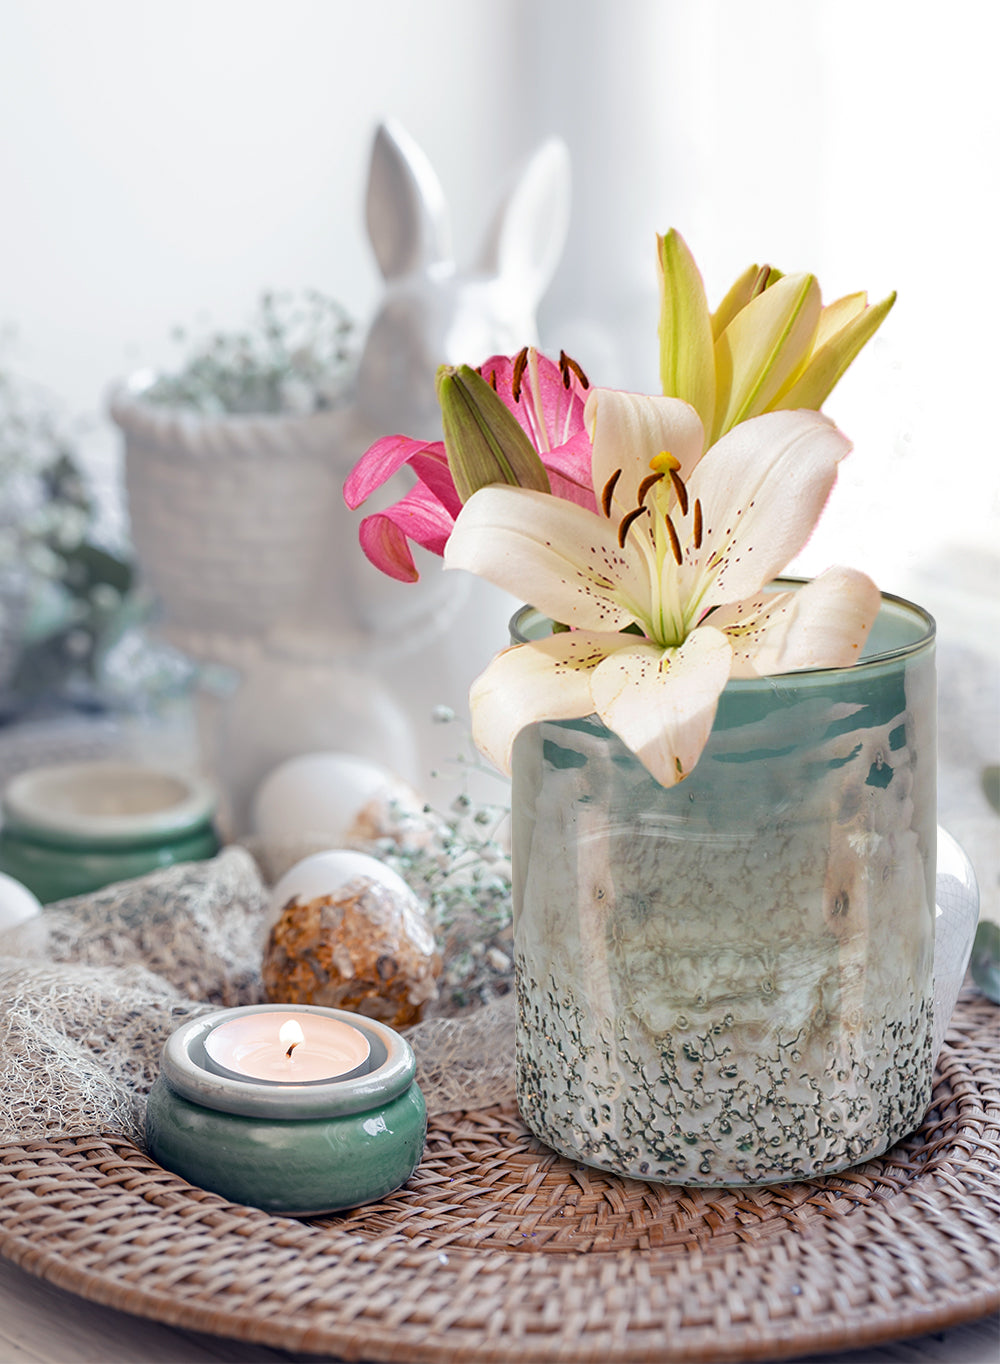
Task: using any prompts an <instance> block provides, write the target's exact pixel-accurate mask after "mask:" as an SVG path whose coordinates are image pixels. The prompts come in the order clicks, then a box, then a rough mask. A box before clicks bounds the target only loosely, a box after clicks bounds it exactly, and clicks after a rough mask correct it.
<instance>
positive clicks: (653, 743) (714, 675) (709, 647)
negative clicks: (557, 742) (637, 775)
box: [590, 625, 732, 786]
mask: <svg viewBox="0 0 1000 1364" xmlns="http://www.w3.org/2000/svg"><path fill="white" fill-rule="evenodd" d="M625 638H627V636H626V637H625ZM731 658H732V650H731V649H730V646H729V641H728V640H727V639H726V636H725V635H724V634H722V633H721V632H720V631H718V630H714V629H712V627H711V626H707V625H706V626H703V627H702V628H701V629H698V630H695V631H694V633H693V634H691V635H689V636H688V638H687V639H686V640H685V641H684V643H683V644H682V645H681V646H680V648H679V649H662V648H660V646H659V645H656V644H651V643H649V642H642V641H633V642H632V643H631V644H629V645H628V646H626V647H625V648H624V649H620V650H618V651H617V652H616V653H615V654H614V655H613V656H611V657H609V658H607V659H606V660H605V661H604V662H603V663H602V664H601V665H600V667H598V668H597V669H596V670H595V672H594V675H593V678H592V679H591V683H590V689H591V693H592V695H593V698H594V702H595V707H596V710H597V713H598V715H599V716H600V717H601V719H602V720H603V721H604V723H605V724H606V725H607V726H608V727H609V728H610V729H613V730H614V731H615V733H616V734H617V735H619V737H620V738H621V739H622V741H623V742H624V743H626V744H627V745H628V747H629V748H630V749H631V750H632V751H633V753H635V755H636V756H637V757H638V759H639V761H640V762H641V763H642V765H643V766H644V767H645V768H646V769H647V771H648V772H649V773H650V774H651V775H652V776H654V777H655V778H656V780H657V781H658V782H659V783H660V785H661V786H675V785H676V784H677V782H679V781H683V779H684V778H685V777H686V776H687V775H688V773H689V772H690V771H691V770H692V768H693V767H694V766H695V764H696V763H697V761H698V759H699V757H700V756H701V751H702V749H703V748H704V747H705V743H706V741H707V739H708V736H709V733H710V731H711V728H712V722H713V721H714V719H715V708H716V703H717V702H718V699H719V694H720V693H721V691H722V689H723V687H724V686H725V685H726V682H727V680H728V678H729V668H730V662H731Z"/></svg>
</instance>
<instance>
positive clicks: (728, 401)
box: [657, 229, 896, 444]
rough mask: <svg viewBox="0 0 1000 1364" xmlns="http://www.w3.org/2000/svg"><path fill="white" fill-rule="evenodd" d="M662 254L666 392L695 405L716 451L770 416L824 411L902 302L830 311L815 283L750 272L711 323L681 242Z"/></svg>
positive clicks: (858, 297) (849, 301)
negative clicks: (739, 430) (752, 420)
mask: <svg viewBox="0 0 1000 1364" xmlns="http://www.w3.org/2000/svg"><path fill="white" fill-rule="evenodd" d="M657 247H658V253H657V261H658V265H659V273H660V377H661V380H662V384H663V392H664V393H665V394H667V395H668V396H670V397H674V398H683V399H684V400H685V401H686V402H689V403H691V404H692V406H693V407H694V408H695V409H696V410H697V412H698V414H699V416H700V417H701V419H702V422H703V423H704V426H705V435H706V438H707V441H708V443H709V444H713V443H714V442H715V441H717V440H719V439H720V437H721V436H723V435H725V433H726V432H727V431H729V430H731V428H732V427H734V426H736V425H737V423H739V422H743V421H746V420H747V419H748V418H749V417H755V416H758V415H759V414H760V413H762V412H773V411H778V410H793V409H795V408H803V407H811V408H816V409H819V408H820V407H822V405H823V403H824V402H825V401H826V399H827V398H828V397H829V395H830V393H831V392H832V390H833V388H834V386H835V385H836V383H837V382H838V380H839V379H840V378H841V377H842V375H843V374H844V372H845V370H846V369H847V368H848V366H849V365H850V364H851V362H852V361H853V360H854V358H855V357H856V356H857V354H858V352H859V351H860V350H861V349H862V347H863V346H864V345H865V344H866V343H867V342H868V341H870V340H871V338H872V337H873V336H874V335H875V333H876V332H877V331H878V329H879V327H880V326H881V325H882V322H883V321H884V320H885V317H886V315H887V314H888V312H889V310H890V308H891V307H892V305H893V303H894V302H895V301H896V295H895V294H890V295H889V296H888V297H887V298H884V299H882V301H881V302H880V303H876V304H871V305H870V304H869V303H868V295H867V294H865V293H857V294H848V295H846V296H845V297H844V298H840V299H837V301H836V302H835V303H831V304H829V305H828V306H826V307H824V306H823V303H822V298H821V296H820V288H819V284H818V283H817V280H816V277H815V275H806V274H797V275H782V273H781V271H780V270H775V269H773V268H771V267H770V266H767V265H764V266H757V265H751V266H749V267H748V268H747V269H746V270H745V271H744V272H743V274H742V275H740V277H739V279H738V280H736V282H735V284H733V286H732V288H731V289H730V290H729V292H728V293H727V294H726V296H725V298H724V299H723V300H722V302H721V303H720V304H719V306H718V308H717V309H716V310H715V312H714V313H712V312H710V311H709V307H708V300H707V298H706V296H705V286H704V284H703V282H702V278H701V274H700V273H699V270H698V267H697V265H696V264H695V260H694V257H693V256H692V255H691V252H690V250H689V249H688V246H687V243H686V242H685V241H684V238H683V237H682V236H681V235H680V233H679V232H677V231H675V230H673V229H671V230H670V231H669V232H668V233H667V234H666V236H665V237H658V238H657Z"/></svg>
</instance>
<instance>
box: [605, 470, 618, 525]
mask: <svg viewBox="0 0 1000 1364" xmlns="http://www.w3.org/2000/svg"><path fill="white" fill-rule="evenodd" d="M621 476H622V471H621V469H616V470H615V471H614V473H613V474H612V475H611V477H610V478H609V479H608V481H607V483H605V485H604V491H603V492H602V493H601V510H602V511H603V512H604V515H605V516H607V517H608V518H610V516H611V499H612V497H613V496H614V491H615V485H616V483H617V482H618V480H619V479H620V478H621Z"/></svg>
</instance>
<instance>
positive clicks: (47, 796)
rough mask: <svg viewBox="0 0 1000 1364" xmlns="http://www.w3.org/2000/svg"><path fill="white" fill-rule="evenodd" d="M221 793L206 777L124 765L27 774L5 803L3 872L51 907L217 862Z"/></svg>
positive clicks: (58, 766) (12, 785)
mask: <svg viewBox="0 0 1000 1364" xmlns="http://www.w3.org/2000/svg"><path fill="white" fill-rule="evenodd" d="M215 806H216V796H215V792H214V790H213V789H212V788H211V786H210V785H209V784H208V783H207V782H205V781H203V780H202V779H201V778H199V777H194V776H190V775H187V774H179V773H174V772H167V771H161V770H159V769H157V768H152V767H144V766H139V765H137V764H134V763H123V762H107V761H101V762H74V763H54V764H51V765H48V766H45V767H36V768H32V769H31V770H30V771H27V772H22V773H20V774H19V775H18V776H16V777H14V778H13V780H12V781H11V782H9V783H8V785H7V787H6V789H5V791H4V793H3V801H2V815H3V827H2V828H0V871H3V872H6V874H7V875H8V876H13V877H14V879H15V880H16V881H20V882H21V883H22V885H25V886H27V887H28V888H29V890H31V891H33V892H34V893H35V895H37V896H38V898H39V900H41V902H42V904H50V903H51V902H52V901H53V900H62V899H65V898H67V897H68V896H71V895H85V894H87V893H88V892H89V891H92V890H100V889H101V888H102V887H103V886H107V885H110V884H111V883H112V882H114V881H125V880H129V879H130V878H131V877H134V876H143V875H145V874H146V873H147V872H151V871H155V870H156V869H157V868H159V867H168V866H171V865H173V864H174V863H175V862H195V861H199V860H200V859H202V858H205V857H214V856H215V854H216V853H217V852H218V851H219V840H218V836H217V835H216V832H215V829H214V827H213V824H212V818H213V816H214V814H215Z"/></svg>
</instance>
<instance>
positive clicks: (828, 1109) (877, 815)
mask: <svg viewBox="0 0 1000 1364" xmlns="http://www.w3.org/2000/svg"><path fill="white" fill-rule="evenodd" d="M518 621H519V622H520V630H521V632H522V633H521V637H530V636H531V633H532V630H534V631H535V632H536V634H537V633H540V632H542V631H544V629H545V626H544V625H543V624H542V623H541V618H540V617H538V615H537V613H530V612H529V613H527V614H526V613H521V614H520V616H519V617H516V618H515V622H516V623H515V633H517V630H518V626H517V622H518ZM933 644H934V641H933V622H932V621H931V620H930V618H929V617H928V616H927V615H926V614H925V613H923V612H922V611H920V610H919V609H918V608H916V607H913V606H911V605H909V604H908V603H905V602H902V601H899V600H897V599H891V598H884V599H883V606H882V610H881V612H880V615H879V618H878V621H877V622H876V625H875V627H874V628H873V631H872V634H871V637H870V640H869V643H868V646H867V649H866V653H865V656H864V657H863V659H862V661H861V662H859V663H858V664H857V665H855V666H854V667H852V668H846V669H833V670H816V671H809V672H801V673H788V674H783V675H781V676H777V677H770V678H760V679H752V680H746V681H745V680H739V681H734V682H731V683H730V684H729V685H728V686H727V688H726V690H725V691H724V693H723V694H722V696H721V698H720V701H719V706H718V711H717V714H716V719H715V724H714V727H713V730H712V733H711V736H710V738H709V741H708V744H707V746H706V748H705V751H704V753H703V754H702V757H701V759H700V761H699V763H698V765H697V767H696V768H695V769H694V771H693V772H692V773H691V775H690V776H689V777H688V778H687V779H686V780H685V781H683V782H682V783H680V784H679V785H677V786H675V787H673V788H671V789H665V788H663V787H661V786H660V785H659V784H658V783H657V782H656V781H655V780H654V779H653V778H652V777H651V776H650V775H649V774H648V773H647V772H646V770H645V769H644V768H643V767H642V765H641V764H640V763H639V761H638V760H637V759H636V758H635V756H634V755H633V754H632V753H631V752H630V751H629V750H628V749H627V748H626V747H625V746H624V745H623V744H622V743H621V741H620V740H619V739H618V738H617V737H616V736H615V735H614V734H612V733H610V732H609V731H608V730H607V729H606V728H605V727H604V726H603V725H602V724H601V723H600V722H599V721H598V720H597V718H596V717H593V716H591V717H589V718H587V719H583V720H574V721H547V722H543V723H539V724H535V725H532V726H530V727H528V728H527V729H526V730H524V731H523V732H522V733H521V734H520V735H519V737H518V739H517V742H516V744H515V749H514V768H513V776H514V784H513V800H512V806H513V853H514V914H515V919H514V933H515V949H516V964H517V992H518V1027H517V1088H518V1100H519V1104H520V1108H521V1112H522V1115H523V1117H524V1120H525V1122H526V1123H527V1125H528V1126H529V1127H530V1128H531V1129H532V1131H533V1132H534V1133H535V1134H536V1135H537V1136H538V1137H540V1138H541V1139H542V1140H543V1141H545V1142H546V1143H548V1144H549V1145H551V1146H553V1147H554V1148H555V1149H557V1150H559V1151H561V1152H563V1153H564V1154H566V1155H569V1156H572V1157H573V1158H575V1159H577V1160H581V1161H583V1162H585V1163H588V1164H592V1165H596V1166H599V1167H601V1168H604V1169H609V1170H613V1171H615V1172H616V1173H619V1174H626V1175H633V1176H636V1177H639V1178H644V1179H653V1180H662V1181H665V1182H669V1183H677V1184H695V1185H697V1184H703V1185H727V1184H759V1183H768V1182H773V1181H782V1180H789V1179H799V1178H806V1177H810V1176H814V1175H817V1174H822V1173H828V1172H832V1171H836V1170H840V1169H844V1168H846V1167H848V1166H850V1165H854V1164H856V1163H858V1162H859V1161H861V1160H864V1159H865V1158H867V1157H870V1156H874V1155H877V1154H879V1153H880V1152H882V1151H884V1150H885V1149H887V1148H888V1147H889V1146H890V1145H892V1144H893V1143H894V1142H896V1141H897V1140H899V1139H900V1138H901V1137H903V1136H905V1135H906V1134H907V1133H908V1132H910V1131H912V1130H913V1129H914V1128H915V1127H917V1126H918V1125H919V1123H920V1121H921V1118H922V1117H923V1114H924V1112H925V1110H926V1108H927V1105H928V1102H929V1099H930V1093H931V1080H932V1075H933V1067H934V1059H935V1058H934V1056H933V1054H932V1052H933V1045H932V1012H933V1009H932V996H933V985H934V982H933V969H934V928H935V923H934V920H935V896H934V890H935V847H936V809H935V805H936V782H935V771H936V760H935V742H936V732H935V731H936V723H935V706H936V699H935V677H934V658H933Z"/></svg>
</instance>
